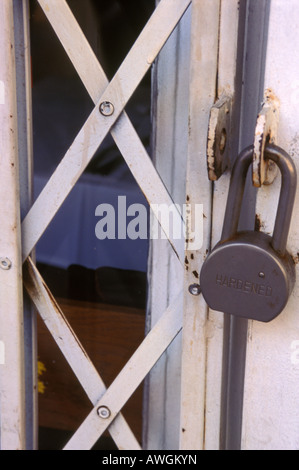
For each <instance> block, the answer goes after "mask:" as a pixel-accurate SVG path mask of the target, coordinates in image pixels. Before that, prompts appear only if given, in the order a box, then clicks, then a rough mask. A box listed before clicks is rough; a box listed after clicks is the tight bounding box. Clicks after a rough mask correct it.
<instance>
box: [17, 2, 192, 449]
mask: <svg viewBox="0 0 299 470" xmlns="http://www.w3.org/2000/svg"><path fill="white" fill-rule="evenodd" d="M39 1H40V4H41V6H42V8H43V9H44V12H45V14H46V15H47V16H48V18H49V20H50V22H51V24H52V25H53V27H54V29H55V31H56V32H57V34H58V36H59V38H60V40H61V42H62V44H63V45H64V47H65V49H66V51H67V52H68V53H69V55H70V58H71V60H72V62H73V64H74V66H75V67H76V69H77V71H78V72H79V74H80V76H81V78H82V80H83V82H84V84H85V85H86V87H87V89H88V91H89V93H90V95H91V97H92V99H93V100H94V102H96V103H97V105H96V107H95V109H94V110H93V112H92V113H91V115H90V117H89V118H88V119H87V121H86V123H85V124H84V126H83V128H82V129H81V131H80V132H79V134H78V135H77V137H76V138H75V140H74V142H73V144H72V145H71V147H70V149H69V150H68V152H67V153H66V155H65V157H64V158H63V159H62V161H61V163H60V164H59V166H58V168H57V169H56V171H55V172H54V174H53V175H52V177H51V178H50V180H49V182H48V184H47V185H46V187H45V188H44V190H43V191H42V193H41V194H40V196H39V197H38V199H37V201H36V202H35V203H34V205H33V206H32V208H31V209H30V211H29V212H28V214H27V216H26V217H25V219H24V220H23V223H22V231H23V261H25V273H26V280H25V285H26V287H27V289H28V293H29V295H30V296H31V298H32V300H33V302H34V304H35V305H36V307H37V308H38V310H39V313H40V314H41V316H42V318H43V319H44V320H45V323H46V325H47V326H48V328H49V330H50V331H51V333H52V335H53V337H54V339H55V340H56V341H57V343H58V345H59V347H60V348H61V350H62V352H63V353H64V354H65V356H66V358H67V360H68V361H69V363H70V365H71V366H72V367H73V370H74V371H75V373H76V375H77V377H78V378H79V380H80V381H81V383H82V384H83V387H84V388H85V390H86V392H87V394H88V396H89V398H90V399H91V401H92V403H93V404H94V405H95V406H94V409H93V410H92V412H91V413H90V415H89V416H88V417H87V418H86V420H85V421H84V422H83V423H82V425H81V426H80V428H79V429H78V431H77V432H76V433H75V434H74V436H73V437H72V439H71V441H70V442H69V443H68V445H67V446H66V449H88V448H91V447H92V445H93V444H94V443H95V442H96V440H97V439H98V438H99V437H100V435H101V434H102V432H103V431H104V430H105V429H106V428H107V427H108V426H109V431H110V432H111V434H112V436H113V438H114V439H115V441H116V443H117V445H118V446H119V448H121V449H125V448H128V449H136V448H139V445H138V443H137V442H136V439H135V438H134V436H133V435H132V433H131V431H130V429H129V428H128V426H127V425H126V423H125V422H124V420H123V418H122V416H121V415H119V412H120V411H121V408H122V407H123V405H124V404H125V403H126V401H127V400H128V398H129V397H130V396H131V394H132V393H133V392H134V391H135V389H136V388H137V386H138V385H139V384H140V382H141V381H142V380H143V379H144V377H145V376H146V375H147V374H148V372H149V371H150V369H151V368H152V367H153V365H154V364H155V363H156V361H157V360H158V358H159V357H160V356H161V354H162V353H163V352H164V351H165V349H166V348H167V347H168V346H169V344H170V343H171V342H172V340H173V339H174V338H175V336H176V335H177V333H178V332H179V331H180V329H181V327H182V319H181V315H180V313H181V311H182V307H181V306H180V302H179V299H180V298H181V297H182V296H181V294H179V295H178V299H176V301H175V302H174V304H173V305H171V306H170V307H169V308H168V309H166V312H165V314H164V315H163V316H162V318H161V320H160V321H159V322H158V323H157V325H156V326H155V328H153V329H152V331H151V332H150V333H149V334H148V335H147V337H146V338H145V340H144V341H143V343H142V344H141V346H140V347H139V348H138V350H137V351H136V353H135V354H134V355H133V357H132V358H131V360H130V361H129V362H128V364H127V365H126V366H125V368H124V369H123V370H122V372H121V373H120V374H119V376H118V377H117V378H116V380H115V381H114V382H113V384H112V385H111V386H110V387H109V389H108V390H107V391H105V388H104V384H103V382H102V381H101V378H100V376H99V375H98V374H97V372H96V371H95V370H94V368H93V366H92V364H91V363H90V361H89V359H88V358H87V356H86V353H85V352H84V351H83V349H82V347H81V345H80V343H79V341H78V339H77V338H76V337H75V336H74V334H73V332H72V330H71V328H70V326H69V325H68V323H67V322H66V320H65V318H64V317H63V314H62V312H61V311H60V309H59V307H58V306H57V304H56V303H55V300H54V299H53V297H52V295H51V293H50V292H49V290H48V288H47V287H46V285H45V283H44V281H43V280H42V279H41V277H40V276H39V274H38V272H37V270H36V267H35V266H34V264H33V262H32V260H31V258H30V257H29V255H30V253H31V251H32V250H33V248H34V246H35V244H36V243H37V241H38V240H39V238H40V236H41V235H42V233H43V232H44V230H45V229H46V227H47V225H48V224H49V223H50V221H51V220H52V218H53V216H54V215H55V213H56V212H57V210H58V209H59V207H60V205H61V204H62V202H63V201H64V199H65V198H66V197H67V195H68V194H69V192H70V191H71V189H72V187H73V186H74V185H75V183H76V181H77V180H78V178H79V177H80V175H81V174H82V172H83V171H84V169H85V167H86V166H87V164H88V162H89V161H90V159H91V158H92V156H93V154H94V152H95V151H96V150H97V148H98V146H99V145H100V143H101V142H102V140H103V139H104V137H105V136H106V134H107V133H108V132H109V131H111V132H112V135H113V137H114V139H115V141H116V143H117V144H118V146H119V148H120V150H121V151H122V153H123V155H124V158H125V159H126V161H127V163H128V164H129V167H130V169H131V171H132V173H133V174H134V176H135V178H136V180H137V182H138V184H139V185H140V187H141V189H142V190H143V192H144V194H145V195H146V197H147V198H148V200H149V202H150V203H152V204H153V203H157V204H161V202H163V203H168V204H172V199H171V198H170V196H169V195H168V193H167V191H166V190H165V187H164V185H163V183H162V182H161V180H160V178H159V176H158V174H157V172H156V171H155V169H154V167H153V166H152V163H151V161H150V159H149V157H148V155H147V154H146V151H145V150H144V148H143V147H142V144H141V142H140V140H139V138H138V136H137V134H136V132H135V130H134V129H133V127H132V125H131V124H130V122H129V120H128V118H127V116H126V115H125V114H124V113H123V109H124V106H125V105H126V103H127V102H128V100H129V98H130V97H131V95H132V93H133V92H134V90H135V88H136V87H137V86H138V84H139V82H140V81H141V79H142V78H143V76H144V74H145V73H146V71H147V70H148V69H149V67H150V66H151V65H152V63H153V61H154V60H155V57H156V56H157V54H158V53H159V51H160V49H161V48H162V46H163V45H164V43H165V41H166V40H167V38H168V37H169V35H170V34H171V32H172V31H173V29H174V27H175V26H176V25H177V23H178V21H179V20H180V18H181V17H182V15H183V14H184V12H185V11H186V9H187V7H188V6H189V4H190V3H191V0H177V1H175V2H173V0H163V1H162V2H161V3H160V4H159V6H158V7H157V8H156V10H155V12H154V14H153V15H152V18H151V19H150V20H149V22H148V24H147V25H146V27H145V29H144V30H143V32H142V33H141V35H140V37H139V38H138V40H137V41H136V43H135V45H134V46H133V48H132V50H131V51H130V53H129V55H128V56H127V58H126V59H125V61H124V63H123V64H122V66H121V67H120V69H119V71H118V72H117V74H116V76H115V77H114V79H113V80H112V81H111V83H110V84H108V83H107V80H106V78H105V75H104V73H103V71H102V69H101V66H100V65H99V64H98V62H97V59H96V57H95V56H94V54H93V52H92V50H91V48H90V47H89V45H88V43H87V41H86V39H85V37H84V36H83V34H82V32H81V30H80V28H79V27H78V24H77V22H76V21H75V19H74V17H73V15H72V13H71V11H70V9H69V7H68V6H67V4H66V2H65V1H64V0H59V1H58V0H52V1H51V2H45V1H44V0H39ZM95 85H96V86H95ZM104 101H108V102H110V103H112V104H113V108H114V113H113V114H112V115H111V116H103V115H102V114H101V113H100V110H99V107H100V104H101V103H102V102H104ZM132 149H135V150H136V153H135V154H134V153H133V152H132ZM141 162H142V165H141V164H140V163H141ZM141 168H142V171H141ZM145 168H146V170H147V171H146V172H145ZM144 173H145V174H144ZM155 215H157V217H160V214H158V213H157V214H155ZM177 217H178V218H179V220H180V222H181V214H180V213H179V212H177ZM159 222H160V223H161V226H162V228H163V220H159ZM164 231H165V233H166V235H167V236H168V239H169V240H170V242H171V245H172V247H173V249H174V251H175V253H176V255H177V258H178V260H179V261H181V262H182V254H181V252H180V250H181V244H179V245H178V244H177V241H176V240H172V239H171V237H170V235H169V233H167V232H168V231H167V229H166V228H164ZM61 337H62V339H61ZM70 352H71V354H70ZM82 365H83V367H82ZM85 368H86V370H85ZM87 371H88V372H89V373H88V374H86V372H87ZM94 386H96V387H97V390H96V392H95V390H94V389H93V387H94ZM102 406H104V407H108V408H109V416H108V417H106V419H103V418H101V417H100V416H99V414H98V409H99V407H102ZM117 415H119V416H118V417H117ZM116 417H117V418H116ZM112 421H113V424H112V425H111V426H110V424H111V423H112Z"/></svg>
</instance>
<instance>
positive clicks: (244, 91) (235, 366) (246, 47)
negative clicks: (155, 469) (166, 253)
mask: <svg viewBox="0 0 299 470" xmlns="http://www.w3.org/2000/svg"><path fill="white" fill-rule="evenodd" d="M269 7H270V3H269V0H263V1H262V2H257V1H256V0H248V1H246V2H243V3H242V2H241V4H240V28H239V39H238V46H239V47H238V48H239V51H238V59H237V76H238V82H237V84H236V88H237V99H238V100H239V103H240V111H239V116H240V118H239V129H238V131H239V146H238V148H237V146H236V154H237V153H238V152H240V151H241V150H242V149H244V148H245V147H247V146H248V145H250V144H252V143H253V139H254V132H255V124H256V117H257V114H258V111H259V107H260V105H261V102H262V98H263V91H264V72H265V53H266V45H267V35H268V22H269ZM237 143H238V142H236V144H237ZM243 201H244V202H245V204H243V207H242V211H241V216H240V221H239V230H253V229H254V222H255V201H256V190H255V189H254V188H253V186H252V180H251V175H250V172H249V178H248V181H247V185H246V189H245V196H244V198H243ZM247 330H248V321H247V320H246V319H243V318H238V317H232V316H229V315H227V316H226V317H225V323H224V337H225V341H224V351H223V374H222V375H223V384H222V416H221V442H220V448H221V449H225V450H239V449H240V448H241V434H242V417H243V394H244V376H245V365H246V343H247Z"/></svg>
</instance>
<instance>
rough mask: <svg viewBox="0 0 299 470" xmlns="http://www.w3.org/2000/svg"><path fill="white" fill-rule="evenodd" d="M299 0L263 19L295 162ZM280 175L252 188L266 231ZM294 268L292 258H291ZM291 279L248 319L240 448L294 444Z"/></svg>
mask: <svg viewBox="0 0 299 470" xmlns="http://www.w3.org/2000/svg"><path fill="white" fill-rule="evenodd" d="M298 18H299V5H298V2H297V1H296V0H288V1H287V2H285V1H283V0H272V1H271V9H270V20H269V34H268V47H267V59H266V72H265V90H266V89H271V90H272V91H273V93H274V94H275V96H277V98H278V100H279V102H280V118H279V124H278V133H277V143H278V145H279V146H280V147H282V148H284V149H285V150H286V151H287V152H288V153H289V154H290V155H291V157H292V158H293V160H294V163H295V165H296V167H297V172H298V168H299V157H298V156H299V139H298V100H299V81H298V64H299V50H298V48H297V47H290V44H298V41H299V22H298ZM279 190H280V177H278V178H277V179H276V180H275V181H274V183H273V184H272V185H270V186H263V187H262V188H261V189H260V190H259V191H258V200H257V213H258V214H259V216H260V219H261V223H262V230H263V231H265V232H269V233H272V231H273V223H274V218H275V213H276V207H277V199H278V196H279ZM298 246H299V193H298V191H297V197H296V201H295V207H294V212H293V219H292V224H291V229H290V234H289V240H288V249H289V251H290V252H291V253H292V254H293V255H294V259H295V261H296V262H297V261H298ZM297 268H298V264H297ZM298 297H299V288H298V269H297V283H296V286H295V288H294V291H293V293H292V295H291V298H290V300H289V303H288V305H287V307H286V308H285V310H284V312H283V313H282V314H281V315H280V316H279V317H278V318H277V319H275V320H274V321H273V322H271V323H269V324H263V323H259V322H252V321H251V322H249V331H248V338H247V359H246V370H245V392H244V408H243V429H242V449H244V450H247V449H250V450H298V449H299V394H298V379H299V362H298V355H296V350H297V351H298V339H299V316H298Z"/></svg>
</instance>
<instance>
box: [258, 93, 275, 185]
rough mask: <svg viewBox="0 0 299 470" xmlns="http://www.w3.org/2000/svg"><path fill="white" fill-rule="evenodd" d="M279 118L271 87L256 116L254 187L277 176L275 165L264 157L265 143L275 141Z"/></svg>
mask: <svg viewBox="0 0 299 470" xmlns="http://www.w3.org/2000/svg"><path fill="white" fill-rule="evenodd" d="M278 120H279V100H278V98H277V97H276V96H275V94H274V93H273V91H272V90H271V89H269V88H268V89H267V90H266V91H265V99H264V103H263V105H262V109H261V111H260V113H259V115H258V117H257V123H256V128H255V136H254V155H253V166H252V182H253V185H254V186H256V187H260V186H261V185H262V184H271V183H273V181H274V179H275V178H276V176H277V167H276V165H275V164H274V163H273V162H270V161H269V162H266V161H265V159H264V151H265V145H266V144H268V143H270V144H276V143H277V129H278Z"/></svg>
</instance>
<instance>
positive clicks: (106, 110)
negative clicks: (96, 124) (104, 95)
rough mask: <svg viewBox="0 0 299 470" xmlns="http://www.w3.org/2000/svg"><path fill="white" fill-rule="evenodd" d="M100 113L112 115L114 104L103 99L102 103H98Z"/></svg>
mask: <svg viewBox="0 0 299 470" xmlns="http://www.w3.org/2000/svg"><path fill="white" fill-rule="evenodd" d="M100 113H101V114H102V115H103V116H112V114H113V113H114V106H113V104H112V103H110V101H103V103H101V104H100Z"/></svg>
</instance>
